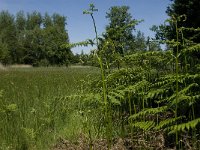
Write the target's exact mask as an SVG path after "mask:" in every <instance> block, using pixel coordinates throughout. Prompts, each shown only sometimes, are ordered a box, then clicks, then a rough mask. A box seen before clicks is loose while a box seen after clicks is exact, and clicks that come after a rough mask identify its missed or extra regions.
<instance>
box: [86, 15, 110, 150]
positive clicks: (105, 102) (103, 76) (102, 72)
mask: <svg viewBox="0 0 200 150" xmlns="http://www.w3.org/2000/svg"><path fill="white" fill-rule="evenodd" d="M90 15H91V18H92V21H93V26H94V29H95V35H96V44H97V51H98V49H99V42H98V34H97V28H96V23H95V19H94V16H93V13H91V14H90ZM96 57H97V59H98V62H99V65H100V70H101V78H102V86H103V100H104V104H105V120H106V123H107V125H106V130H107V132H106V135H107V142H108V149H110V148H111V138H112V131H109V130H110V129H111V128H112V127H111V126H112V123H111V121H112V120H111V117H110V115H111V113H109V109H108V101H107V94H106V91H107V88H106V80H105V74H104V68H103V62H102V60H101V58H100V57H99V56H98V54H97V53H96Z"/></svg>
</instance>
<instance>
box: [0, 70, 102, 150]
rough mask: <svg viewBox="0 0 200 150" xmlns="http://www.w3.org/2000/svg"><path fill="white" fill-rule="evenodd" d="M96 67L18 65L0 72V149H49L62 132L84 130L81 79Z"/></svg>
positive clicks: (68, 133)
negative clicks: (80, 110)
mask: <svg viewBox="0 0 200 150" xmlns="http://www.w3.org/2000/svg"><path fill="white" fill-rule="evenodd" d="M97 75H98V69H96V68H92V67H90V68H81V67H80V68H18V69H9V70H7V71H1V72H0V77H1V78H0V91H1V94H0V141H1V142H0V149H2V150H5V149H20V150H21V149H22V150H23V149H47V148H49V147H50V146H51V145H52V144H53V143H54V142H55V140H57V139H58V137H59V136H62V135H63V136H65V135H68V136H71V137H70V138H72V137H73V136H75V135H76V134H78V131H79V130H81V128H82V127H81V124H80V126H79V123H80V122H81V119H82V118H81V115H78V114H77V111H78V110H77V109H76V108H77V107H78V104H79V103H78V100H77V99H74V101H71V100H69V99H67V98H65V97H66V96H69V95H72V94H80V93H81V82H82V81H81V80H87V79H91V78H93V77H96V76H97ZM85 92H86V90H85Z"/></svg>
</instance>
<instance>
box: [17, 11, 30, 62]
mask: <svg viewBox="0 0 200 150" xmlns="http://www.w3.org/2000/svg"><path fill="white" fill-rule="evenodd" d="M26 23H27V20H26V16H25V14H24V12H23V11H19V12H18V13H17V14H16V17H15V26H16V37H17V45H16V47H17V49H16V63H24V60H23V57H24V53H25V47H24V42H25V38H26Z"/></svg>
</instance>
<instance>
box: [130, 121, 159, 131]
mask: <svg viewBox="0 0 200 150" xmlns="http://www.w3.org/2000/svg"><path fill="white" fill-rule="evenodd" d="M131 126H132V127H134V128H139V129H142V130H145V131H148V130H150V129H152V128H153V127H154V126H155V122H154V121H141V122H135V123H133V124H131Z"/></svg>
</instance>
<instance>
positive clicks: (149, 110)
mask: <svg viewBox="0 0 200 150" xmlns="http://www.w3.org/2000/svg"><path fill="white" fill-rule="evenodd" d="M167 109H168V107H167V106H162V107H157V108H146V109H144V110H142V111H140V112H138V113H136V114H134V115H131V116H130V117H129V119H137V118H139V117H141V116H145V115H155V114H158V113H161V112H164V111H166V110H167Z"/></svg>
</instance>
